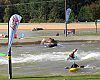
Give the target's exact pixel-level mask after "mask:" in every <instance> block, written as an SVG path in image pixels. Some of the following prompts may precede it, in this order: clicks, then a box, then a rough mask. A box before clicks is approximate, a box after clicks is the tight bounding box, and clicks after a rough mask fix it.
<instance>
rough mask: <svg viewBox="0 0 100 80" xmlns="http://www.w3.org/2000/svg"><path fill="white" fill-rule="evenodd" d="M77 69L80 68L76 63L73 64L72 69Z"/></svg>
mask: <svg viewBox="0 0 100 80" xmlns="http://www.w3.org/2000/svg"><path fill="white" fill-rule="evenodd" d="M77 67H79V66H78V65H77V64H76V63H75V62H73V64H72V66H71V68H77Z"/></svg>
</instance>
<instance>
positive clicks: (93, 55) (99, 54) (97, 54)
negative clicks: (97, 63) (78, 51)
mask: <svg viewBox="0 0 100 80" xmlns="http://www.w3.org/2000/svg"><path fill="white" fill-rule="evenodd" d="M90 58H94V59H97V60H98V59H99V58H100V52H91V53H88V54H86V55H85V56H84V57H82V58H81V59H82V60H84V59H90Z"/></svg>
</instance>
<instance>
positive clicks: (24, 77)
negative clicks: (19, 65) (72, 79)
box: [13, 76, 64, 79]
mask: <svg viewBox="0 0 100 80" xmlns="http://www.w3.org/2000/svg"><path fill="white" fill-rule="evenodd" d="M56 77H58V78H60V77H64V76H33V77H32V76H23V77H14V78H13V79H31V78H33V79H34V78H37V79H39V78H41V79H42V78H47V79H48V78H56Z"/></svg>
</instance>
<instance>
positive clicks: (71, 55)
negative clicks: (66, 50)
mask: <svg viewBox="0 0 100 80" xmlns="http://www.w3.org/2000/svg"><path fill="white" fill-rule="evenodd" d="M76 51H77V49H74V51H73V52H72V53H71V54H70V55H69V58H71V59H74V58H75V55H74V53H75V52H76Z"/></svg>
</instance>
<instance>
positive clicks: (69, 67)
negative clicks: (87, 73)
mask: <svg viewBox="0 0 100 80" xmlns="http://www.w3.org/2000/svg"><path fill="white" fill-rule="evenodd" d="M79 67H80V68H84V67H85V66H79ZM65 69H70V67H65Z"/></svg>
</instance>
